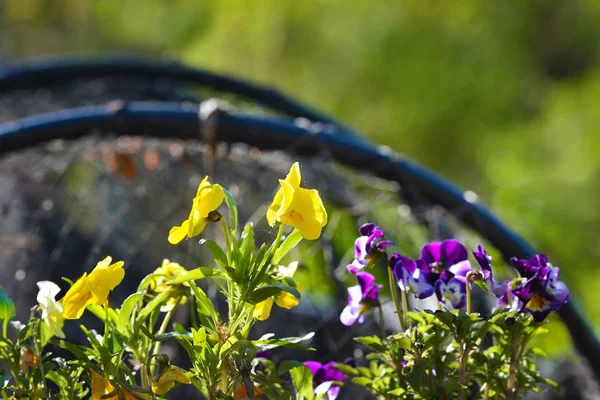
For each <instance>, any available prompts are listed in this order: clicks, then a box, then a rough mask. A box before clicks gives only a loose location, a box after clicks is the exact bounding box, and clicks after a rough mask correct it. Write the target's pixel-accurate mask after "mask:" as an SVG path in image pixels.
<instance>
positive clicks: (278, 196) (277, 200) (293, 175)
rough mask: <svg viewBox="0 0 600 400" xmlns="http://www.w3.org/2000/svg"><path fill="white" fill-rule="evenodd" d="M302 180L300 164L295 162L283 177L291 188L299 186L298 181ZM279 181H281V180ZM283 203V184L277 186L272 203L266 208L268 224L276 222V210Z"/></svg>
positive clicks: (272, 224) (273, 224)
mask: <svg viewBox="0 0 600 400" xmlns="http://www.w3.org/2000/svg"><path fill="white" fill-rule="evenodd" d="M301 180H302V175H301V174H300V164H299V163H298V162H295V163H294V164H293V165H292V167H291V168H290V172H288V174H287V176H286V177H285V182H287V183H288V184H289V185H291V187H292V188H299V187H300V181H301ZM279 182H282V181H281V180H280V181H279ZM282 203H283V186H281V187H280V188H279V190H278V191H277V193H275V197H274V198H273V203H271V205H270V206H269V208H268V209H267V221H268V222H269V225H271V226H275V224H276V223H277V212H278V211H279V209H280V208H281V204H282Z"/></svg>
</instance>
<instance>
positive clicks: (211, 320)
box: [189, 282, 219, 329]
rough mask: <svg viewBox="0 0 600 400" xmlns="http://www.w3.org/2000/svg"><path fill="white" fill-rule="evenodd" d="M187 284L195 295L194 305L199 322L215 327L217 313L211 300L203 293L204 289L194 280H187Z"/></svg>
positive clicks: (217, 318)
mask: <svg viewBox="0 0 600 400" xmlns="http://www.w3.org/2000/svg"><path fill="white" fill-rule="evenodd" d="M189 284H190V288H191V289H192V292H194V296H195V297H196V307H197V310H198V316H199V318H200V322H201V324H202V325H206V326H208V327H210V328H212V329H215V328H216V324H217V322H218V321H219V314H218V313H217V311H216V310H215V307H214V305H213V303H212V301H210V299H209V298H208V296H207V295H206V293H204V290H202V289H201V288H199V287H198V286H197V285H196V284H195V283H194V282H189ZM207 317H208V318H207Z"/></svg>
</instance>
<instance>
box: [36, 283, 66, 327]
mask: <svg viewBox="0 0 600 400" xmlns="http://www.w3.org/2000/svg"><path fill="white" fill-rule="evenodd" d="M37 285H38V287H39V288H40V291H39V292H38V295H37V301H38V303H39V304H40V308H41V309H42V320H43V321H44V323H45V324H46V325H47V326H48V327H49V328H50V329H51V330H52V332H54V335H55V336H57V337H59V338H64V337H65V334H64V333H63V331H62V327H63V325H64V323H65V319H64V318H63V306H62V304H60V303H58V302H57V301H56V300H55V297H56V295H57V294H58V292H60V288H59V287H58V285H57V284H56V283H54V282H50V281H40V282H38V283H37Z"/></svg>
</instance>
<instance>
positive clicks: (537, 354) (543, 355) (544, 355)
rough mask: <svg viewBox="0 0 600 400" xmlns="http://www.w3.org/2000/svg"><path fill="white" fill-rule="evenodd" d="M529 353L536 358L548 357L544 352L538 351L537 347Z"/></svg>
mask: <svg viewBox="0 0 600 400" xmlns="http://www.w3.org/2000/svg"><path fill="white" fill-rule="evenodd" d="M529 351H530V352H531V354H534V355H536V356H538V357H548V355H547V354H546V352H545V351H544V350H542V349H540V348H539V347H533V348H531V349H530V350H529Z"/></svg>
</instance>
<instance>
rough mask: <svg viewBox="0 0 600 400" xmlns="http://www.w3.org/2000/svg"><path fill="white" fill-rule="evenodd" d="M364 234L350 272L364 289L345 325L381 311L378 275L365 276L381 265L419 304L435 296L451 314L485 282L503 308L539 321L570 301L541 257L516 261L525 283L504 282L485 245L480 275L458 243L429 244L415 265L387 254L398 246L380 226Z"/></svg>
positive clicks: (479, 254) (351, 303)
mask: <svg viewBox="0 0 600 400" xmlns="http://www.w3.org/2000/svg"><path fill="white" fill-rule="evenodd" d="M359 232H360V237H359V238H358V239H356V242H355V258H354V260H353V262H352V263H351V264H350V265H348V267H347V268H348V271H349V272H350V273H352V274H354V275H355V276H356V278H357V280H358V283H359V285H357V286H353V287H350V288H348V305H347V306H346V308H344V310H343V311H342V314H341V316H340V319H341V321H342V323H344V324H345V325H352V324H354V323H355V322H356V321H358V322H363V321H364V319H365V318H364V313H365V312H367V311H369V310H370V309H371V308H373V307H376V306H379V305H380V302H379V299H378V291H379V289H380V287H381V286H379V285H377V284H375V278H374V277H373V275H371V274H369V273H367V272H365V271H363V270H364V269H367V268H369V267H372V266H373V265H375V264H376V263H377V262H378V261H380V260H385V261H386V262H387V264H388V267H389V271H390V272H391V273H393V277H394V280H395V282H396V283H397V285H398V287H399V288H400V290H401V291H402V292H403V293H412V294H413V295H414V296H415V297H416V298H418V299H426V298H429V297H431V296H433V295H435V296H436V298H437V300H438V302H439V303H440V304H441V305H443V306H445V307H447V308H449V309H460V308H463V307H465V306H466V305H467V301H468V296H469V293H470V286H471V284H472V282H474V281H476V280H477V279H480V280H481V281H483V282H485V285H486V287H487V289H488V290H489V291H490V292H491V293H493V294H494V295H495V296H496V298H497V299H498V303H497V304H498V306H499V307H502V306H516V307H518V309H519V310H520V311H522V312H529V313H531V314H532V315H533V317H534V319H535V320H536V321H542V320H544V319H545V318H546V317H547V316H548V314H549V313H550V312H552V311H555V310H557V309H558V308H560V306H561V305H562V304H565V303H566V302H567V301H568V300H569V291H568V289H567V287H566V285H565V284H564V283H563V282H561V281H559V280H558V276H559V272H558V268H556V267H553V266H552V265H551V264H550V263H549V262H548V260H547V259H546V257H545V256H544V255H541V254H538V255H536V256H535V257H533V258H532V259H530V260H519V259H516V258H513V259H511V263H512V264H513V265H514V266H515V267H516V268H517V270H518V271H519V273H520V275H521V278H520V279H516V280H512V281H510V280H508V281H504V282H498V281H497V280H496V279H495V278H494V275H493V272H492V257H491V256H490V255H489V254H488V253H487V251H486V250H485V248H484V247H483V246H482V245H478V246H477V248H476V250H472V251H471V253H472V254H473V257H474V258H475V260H476V261H477V264H479V267H480V269H474V268H473V266H472V265H471V262H470V261H469V257H468V251H467V248H466V247H465V246H464V245H463V244H461V243H460V242H458V241H456V240H452V239H451V240H444V241H439V242H432V243H428V244H426V245H424V246H423V247H422V248H421V252H420V257H419V258H417V259H412V258H409V257H407V256H405V255H402V254H399V253H398V252H394V253H393V254H392V255H391V256H388V254H387V253H386V248H387V247H389V246H390V245H392V244H393V242H391V241H388V240H384V236H385V235H384V232H383V230H382V229H381V228H379V227H378V226H376V225H375V224H372V223H368V224H365V225H363V226H361V227H360V229H359ZM392 290H395V289H392ZM511 293H512V296H513V297H514V298H513V297H511ZM517 301H518V304H516V302H517Z"/></svg>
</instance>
